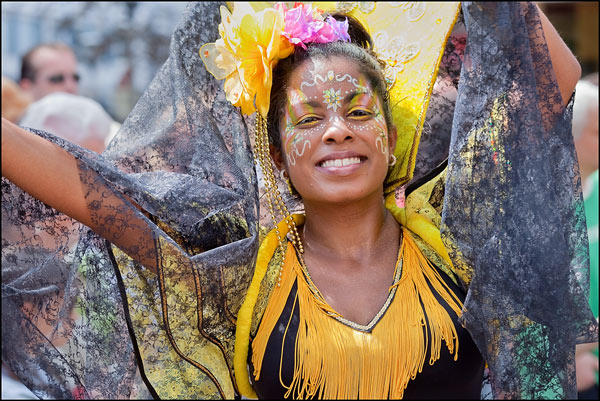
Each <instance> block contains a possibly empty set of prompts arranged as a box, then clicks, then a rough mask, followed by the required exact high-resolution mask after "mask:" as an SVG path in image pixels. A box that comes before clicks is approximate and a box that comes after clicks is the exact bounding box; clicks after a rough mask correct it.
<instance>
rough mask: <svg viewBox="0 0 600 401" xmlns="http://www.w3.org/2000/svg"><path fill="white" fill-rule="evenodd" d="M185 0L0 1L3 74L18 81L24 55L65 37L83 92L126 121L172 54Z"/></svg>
mask: <svg viewBox="0 0 600 401" xmlns="http://www.w3.org/2000/svg"><path fill="white" fill-rule="evenodd" d="M186 4H187V2H175V1H169V2H81V1H69V2H2V75H3V76H5V77H8V78H10V79H12V80H13V81H15V82H18V81H19V79H20V75H21V57H22V56H23V55H24V54H25V53H26V52H27V51H28V50H29V49H31V48H32V47H33V46H35V45H37V44H39V43H41V42H63V43H65V44H67V45H69V46H70V47H71V48H72V49H73V50H74V52H75V55H76V56H77V61H78V63H77V64H78V72H79V74H80V76H81V80H80V81H79V94H80V95H83V96H87V97H90V98H92V99H94V100H96V101H97V102H99V103H100V104H101V105H102V106H103V107H104V108H105V109H106V111H107V112H108V113H109V114H110V115H111V116H112V118H113V119H114V120H116V121H118V122H122V121H123V119H124V118H125V117H126V116H127V114H128V113H129V111H130V110H131V109H132V108H133V106H134V105H135V103H136V102H137V100H138V99H139V97H140V96H141V94H142V93H143V91H144V89H145V88H146V86H148V84H149V83H150V81H151V80H152V78H153V77H154V74H155V73H156V72H157V70H158V69H159V68H160V66H161V65H162V64H163V63H164V62H165V60H166V59H167V57H168V54H169V41H170V38H171V34H172V32H173V29H174V28H175V26H176V24H177V22H178V21H179V17H180V16H181V15H182V13H183V11H184V9H185V7H186Z"/></svg>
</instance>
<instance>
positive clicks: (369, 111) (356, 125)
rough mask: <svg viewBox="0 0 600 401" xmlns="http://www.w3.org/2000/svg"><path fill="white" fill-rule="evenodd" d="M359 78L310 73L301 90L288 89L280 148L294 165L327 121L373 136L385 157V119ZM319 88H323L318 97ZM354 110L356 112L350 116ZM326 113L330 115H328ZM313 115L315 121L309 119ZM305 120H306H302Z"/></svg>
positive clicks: (325, 126)
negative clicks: (281, 145)
mask: <svg viewBox="0 0 600 401" xmlns="http://www.w3.org/2000/svg"><path fill="white" fill-rule="evenodd" d="M358 77H359V78H358V79H357V78H355V77H354V76H353V75H351V74H348V73H345V74H336V73H335V71H334V70H328V71H327V73H326V74H324V75H321V74H318V73H311V79H309V80H304V81H302V82H301V84H300V89H291V90H290V92H289V103H288V107H287V113H286V115H285V126H284V129H283V131H284V132H283V144H284V146H283V149H284V152H285V154H286V156H287V159H288V162H289V163H290V164H291V165H295V164H296V161H297V159H298V158H299V157H302V156H303V155H304V154H305V152H306V150H307V149H310V148H311V140H313V136H315V135H322V134H323V133H324V132H325V130H326V129H327V125H328V124H342V123H343V124H346V126H347V127H348V128H350V129H352V130H353V131H354V132H356V133H357V134H358V133H361V132H363V133H366V134H370V135H374V136H376V138H375V146H376V148H377V149H378V150H379V151H380V152H381V153H382V154H383V155H384V156H386V157H387V155H388V153H389V149H388V148H387V135H386V128H387V126H386V123H385V118H384V116H383V114H382V113H381V112H380V108H379V105H378V99H377V97H376V96H374V95H373V92H372V91H371V89H370V86H369V83H368V81H367V80H366V78H365V77H364V76H362V74H359V75H358ZM348 84H350V85H348ZM317 85H320V87H321V88H322V89H319V88H318V86H317ZM329 85H331V86H329ZM323 86H326V87H325V88H323ZM311 88H314V89H311ZM303 89H307V92H303ZM319 90H321V91H322V92H320V93H321V94H322V95H321V96H319ZM344 102H346V103H347V105H346V106H344V105H343V103H344ZM321 105H322V106H321ZM313 106H314V107H313ZM339 109H343V110H345V111H341V110H340V111H338V110H339ZM360 110H363V112H364V118H361V117H362V116H361V115H360ZM341 113H345V114H347V115H345V116H344V115H340V114H341ZM353 113H357V115H356V116H352V114H353ZM326 114H330V115H329V116H328V118H327V117H326ZM313 116H314V120H311V117H313ZM305 119H306V120H307V122H306V123H304V122H303V121H305Z"/></svg>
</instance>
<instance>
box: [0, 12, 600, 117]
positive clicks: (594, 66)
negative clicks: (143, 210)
mask: <svg viewBox="0 0 600 401" xmlns="http://www.w3.org/2000/svg"><path fill="white" fill-rule="evenodd" d="M186 4H187V3H186V2H174V1H169V2H78V1H70V2H2V75H3V76H5V77H8V78H10V79H12V80H13V81H16V82H18V81H19V79H20V68H21V57H22V56H23V55H24V54H25V53H26V52H27V51H28V50H29V49H30V48H31V47H33V46H34V45H36V44H38V43H41V42H54V41H59V42H63V43H66V44H67V45H69V46H71V47H72V48H73V50H74V51H75V55H76V56H77V59H78V69H79V73H80V75H81V80H80V82H79V93H80V94H81V95H83V96H87V97H90V98H92V99H94V100H96V101H97V102H99V103H100V104H101V105H102V106H103V107H104V108H105V109H106V111H107V112H108V113H109V114H110V115H111V117H112V118H113V119H114V120H116V121H118V122H122V121H123V120H124V118H125V117H126V116H127V114H128V113H129V111H130V110H131V109H132V108H133V106H134V105H135V103H136V102H137V100H138V98H139V97H140V95H141V94H142V93H143V91H144V89H145V88H146V86H147V85H148V84H149V83H150V81H151V80H152V78H153V76H154V74H155V73H156V71H157V70H158V68H160V66H161V65H162V63H163V62H164V61H165V60H166V58H167V56H168V52H169V40H170V37H171V33H172V31H173V29H174V28H175V26H176V24H177V22H178V20H179V17H180V15H181V14H182V12H183V11H184V9H185V7H186ZM538 4H539V5H540V7H541V8H542V9H543V10H544V12H545V13H546V15H548V17H549V19H550V20H551V21H552V22H553V24H554V26H555V27H556V28H557V30H558V31H559V33H560V34H561V36H562V37H563V39H564V40H565V42H566V43H567V45H568V46H569V47H570V48H571V49H572V50H573V52H574V53H575V54H576V55H577V57H578V58H579V61H580V62H581V65H582V68H583V75H584V76H585V75H586V74H588V73H591V72H595V71H598V2H572V1H570V2H540V3H538Z"/></svg>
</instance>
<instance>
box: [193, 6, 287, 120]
mask: <svg viewBox="0 0 600 401" xmlns="http://www.w3.org/2000/svg"><path fill="white" fill-rule="evenodd" d="M284 28H285V23H284V17H283V12H282V11H281V10H276V9H273V8H267V9H265V10H263V11H261V12H258V13H255V12H254V11H253V10H252V8H251V7H250V5H248V4H243V3H236V5H235V7H234V10H233V14H231V13H230V12H229V10H227V8H226V7H223V6H221V24H220V25H219V33H220V34H221V39H219V40H217V41H216V42H215V43H214V44H213V43H207V44H206V45H204V46H202V48H201V49H200V56H201V57H202V60H203V61H204V63H205V65H206V68H207V69H208V71H210V72H211V73H212V74H213V75H214V76H215V77H216V78H217V79H223V78H225V86H224V89H225V93H226V95H227V100H228V101H230V102H231V103H232V104H233V105H234V106H238V107H241V108H242V113H243V114H247V115H249V114H252V113H254V111H255V110H258V112H259V113H260V114H261V115H263V116H264V117H266V116H267V113H268V111H269V100H270V96H271V85H272V71H273V67H274V66H275V64H276V63H277V61H278V60H280V59H283V58H285V57H287V56H289V55H290V54H291V53H292V52H293V50H294V46H293V45H292V44H291V43H290V42H289V41H288V40H287V38H285V37H284V36H283V35H282V32H283V30H284ZM255 98H256V107H255V104H254V100H255Z"/></svg>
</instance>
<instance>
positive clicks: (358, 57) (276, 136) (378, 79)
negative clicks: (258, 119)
mask: <svg viewBox="0 0 600 401" xmlns="http://www.w3.org/2000/svg"><path fill="white" fill-rule="evenodd" d="M332 16H333V17H334V18H335V19H337V20H342V21H343V20H344V19H348V34H349V35H350V42H341V41H339V42H331V43H309V44H308V45H307V48H306V50H305V49H302V48H301V47H297V48H296V49H295V51H294V53H292V54H291V55H290V56H289V57H287V58H285V59H283V60H279V62H278V63H277V65H276V66H275V68H274V69H273V85H272V87H271V99H270V106H269V114H268V116H267V121H268V123H267V126H268V133H269V141H270V143H271V144H272V145H273V146H275V147H276V148H277V149H281V136H280V135H281V133H280V124H281V119H282V118H283V115H284V107H285V105H286V103H287V101H288V99H287V90H288V89H289V81H290V77H291V75H292V72H294V70H295V69H296V68H298V67H299V66H300V65H302V63H304V62H305V61H306V60H311V59H318V58H321V59H326V58H330V57H334V56H341V57H346V58H349V59H352V60H353V61H355V62H356V64H357V65H358V68H359V70H360V72H361V73H362V74H364V75H365V77H366V78H367V80H368V81H369V83H370V84H371V87H372V88H373V90H374V91H375V93H376V94H377V96H378V97H379V98H380V99H381V101H382V103H383V112H384V115H385V118H386V121H387V124H388V129H389V128H390V126H391V121H392V120H391V113H390V106H389V97H388V91H387V85H386V81H385V76H384V74H383V66H384V64H383V62H381V61H380V60H379V59H378V58H377V56H376V55H375V53H374V52H373V40H372V39H371V36H370V35H369V33H368V32H367V31H366V30H365V28H364V27H363V26H362V25H361V24H360V22H358V21H357V20H356V19H354V18H352V17H350V16H348V15H345V14H339V13H336V14H332Z"/></svg>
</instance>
